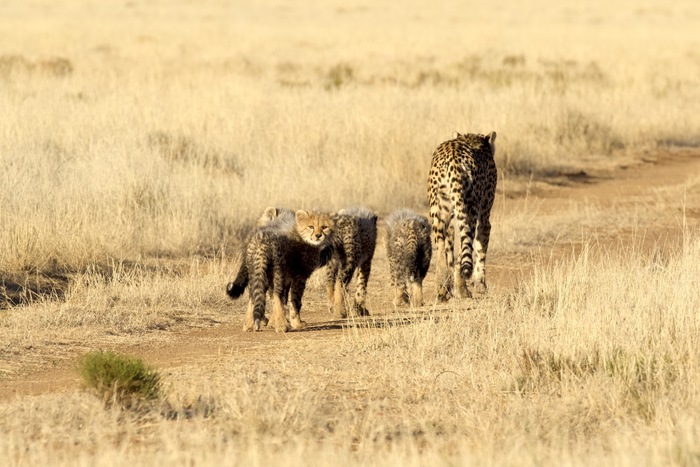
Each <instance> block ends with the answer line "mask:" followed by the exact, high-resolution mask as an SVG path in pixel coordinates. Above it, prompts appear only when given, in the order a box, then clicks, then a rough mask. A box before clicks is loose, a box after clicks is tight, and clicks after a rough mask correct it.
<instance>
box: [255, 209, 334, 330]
mask: <svg viewBox="0 0 700 467" xmlns="http://www.w3.org/2000/svg"><path fill="white" fill-rule="evenodd" d="M332 236H333V219H332V217H331V216H330V215H328V214H322V213H314V212H312V213H308V212H307V211H303V210H300V211H297V212H296V214H295V217H294V219H293V220H289V219H288V220H286V221H284V222H282V221H280V222H276V221H275V222H270V223H269V224H268V225H266V226H264V227H261V228H259V229H258V230H257V231H256V232H255V233H254V234H253V236H252V238H251V239H250V241H249V242H248V247H247V249H246V267H247V269H248V275H249V279H248V297H249V299H248V310H247V311H246V315H245V320H244V323H243V330H244V331H251V330H254V331H259V330H260V325H261V324H263V325H264V324H266V323H267V319H266V318H265V295H266V293H267V292H268V290H270V291H271V292H272V300H273V302H272V314H271V316H270V319H271V321H272V325H273V326H274V328H275V330H277V331H288V330H289V329H290V328H291V329H301V328H302V327H304V322H303V321H302V320H301V299H302V296H303V294H304V289H305V288H306V281H307V280H308V278H309V276H311V274H312V273H313V272H314V271H315V270H316V269H317V268H319V267H321V266H323V265H325V264H326V262H327V261H328V260H329V259H330V248H331V239H332ZM288 296H289V297H291V301H292V306H291V309H290V310H289V313H286V312H285V308H286V305H287V297H288ZM287 315H288V316H287Z"/></svg>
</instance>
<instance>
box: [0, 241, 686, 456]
mask: <svg viewBox="0 0 700 467" xmlns="http://www.w3.org/2000/svg"><path fill="white" fill-rule="evenodd" d="M698 255H700V241H699V240H698V239H697V237H693V236H691V237H687V238H686V239H685V241H684V243H683V245H682V247H681V248H680V249H678V250H675V251H674V252H671V253H668V254H667V255H666V256H663V257H662V256H658V255H657V256H652V257H651V259H650V256H649V255H648V254H646V252H645V253H642V252H640V251H639V250H637V249H636V248H635V247H634V246H631V247H629V249H627V250H616V251H606V250H604V249H601V248H596V247H594V246H587V247H586V248H584V250H583V252H582V253H581V254H578V255H575V256H573V257H572V258H570V259H566V260H564V261H561V262H560V263H557V264H550V265H548V266H543V267H539V268H537V269H536V270H535V274H534V276H533V277H532V279H530V280H527V281H525V282H523V283H521V284H520V286H519V287H518V288H517V290H515V291H513V292H512V293H510V294H500V295H498V296H495V297H494V298H491V299H487V300H484V301H482V302H479V303H478V306H469V307H467V308H464V306H463V305H462V306H461V307H459V308H455V309H451V310H448V311H438V310H435V311H433V312H428V313H427V314H424V315H422V316H421V317H420V318H419V316H420V315H415V316H414V318H413V319H411V318H410V315H407V316H406V318H407V321H405V323H406V324H408V325H400V321H387V323H388V324H389V325H388V326H380V327H379V328H376V327H362V326H361V327H359V328H349V329H348V330H347V331H346V332H345V333H344V334H343V338H342V340H340V341H338V340H337V339H329V340H317V339H316V340H314V341H309V340H306V341H305V340H296V341H293V342H292V341H289V342H287V343H284V345H282V346H271V347H269V348H268V349H267V350H266V352H265V358H264V360H262V361H257V360H255V361H251V360H250V359H246V358H241V357H242V356H241V355H221V356H220V357H219V358H217V359H216V360H213V361H212V360H208V361H206V362H200V363H197V364H196V365H185V366H182V367H178V368H176V369H173V370H171V371H170V372H169V373H168V374H167V375H165V376H164V383H165V385H166V388H167V389H166V392H167V393H168V394H169V398H170V404H171V406H172V407H176V411H175V412H174V413H175V414H179V416H176V417H175V419H174V420H173V419H172V418H173V415H172V414H173V413H172V412H171V413H170V415H169V416H164V415H163V414H162V413H161V412H159V411H157V410H156V411H153V412H151V413H147V414H143V413H137V414H134V413H131V412H129V411H121V410H120V409H118V408H114V409H112V410H111V411H104V410H103V409H102V408H101V406H100V405H98V403H97V402H96V401H93V400H92V399H91V396H90V395H89V394H74V395H65V396H43V397H40V398H34V399H26V400H20V401H16V402H14V403H13V404H4V405H3V406H2V410H3V412H4V414H5V416H4V417H2V422H0V431H1V432H3V436H2V437H0V439H2V440H3V441H2V446H0V451H2V452H3V453H4V457H5V458H6V459H13V460H15V461H20V460H21V461H22V462H23V463H30V464H36V463H41V462H43V461H46V460H48V458H47V456H48V455H49V454H48V452H47V451H46V449H44V448H42V447H40V446H46V445H49V446H53V448H52V450H51V451H50V452H51V463H52V464H63V463H74V462H76V461H79V462H86V463H93V462H95V463H98V464H102V463H105V462H108V459H109V453H110V452H112V453H116V452H119V455H120V456H123V457H120V459H121V461H123V462H130V463H131V462H133V463H136V464H148V463H150V462H152V461H153V460H154V459H155V458H156V457H154V456H156V455H157V456H160V455H161V453H162V452H167V453H168V456H170V457H169V459H170V460H171V461H173V462H177V463H184V462H188V459H191V460H193V461H195V462H198V463H200V462H201V463H221V462H223V461H224V460H225V459H229V460H230V459H232V457H231V456H233V459H235V462H237V463H241V464H256V465H257V464H262V463H265V462H268V461H272V462H275V463H276V462H278V461H279V459H280V458H279V456H285V463H292V464H294V465H297V464H299V465H301V464H304V463H305V462H308V459H309V456H313V459H315V460H316V462H318V463H319V464H328V463H331V462H333V461H334V459H338V457H340V458H343V459H345V460H346V461H348V462H351V463H353V464H363V463H366V462H368V461H370V460H371V461H372V462H373V463H376V464H378V465H390V464H395V463H397V462H407V461H410V463H413V464H419V465H420V464H424V463H426V462H428V463H431V464H451V463H453V462H454V461H455V460H456V459H461V461H462V462H464V461H468V460H470V459H471V460H473V461H478V462H482V463H483V462H488V463H496V464H513V463H518V464H521V465H522V464H539V463H559V462H562V461H563V462H566V463H572V464H576V465H579V464H580V465H583V464H588V463H590V461H591V459H596V460H597V461H598V462H605V463H615V464H627V465H633V464H637V463H638V462H640V461H643V460H644V461H645V462H649V463H653V464H658V463H662V464H668V463H675V464H681V465H686V464H694V463H695V462H696V461H697V455H698V453H697V451H696V450H695V447H694V442H693V441H692V440H693V439H694V438H695V435H696V433H697V429H698V427H697V420H695V419H694V417H693V416H692V414H694V413H696V411H697V410H698V408H700V407H698V382H697V378H696V377H695V375H696V374H697V372H698V370H700V368H698V365H697V358H696V356H697V355H698V352H700V348H699V347H698V340H697V329H698V326H699V325H700V323H699V322H698V320H697V316H696V313H695V310H697V309H698V307H699V306H700V287H698V284H697V277H700V269H699V268H700V265H699V264H698V262H697V257H698ZM392 322H393V323H394V325H391V324H390V323H392ZM59 400H60V405H61V407H62V410H60V411H57V410H56V409H54V408H53V407H55V406H56V404H57V403H58V401H59ZM166 415H167V414H166ZM20 427H21V428H20ZM81 427H82V428H81ZM156 453H158V454H156ZM121 461H120V462H121Z"/></svg>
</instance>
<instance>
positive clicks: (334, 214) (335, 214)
mask: <svg viewBox="0 0 700 467" xmlns="http://www.w3.org/2000/svg"><path fill="white" fill-rule="evenodd" d="M347 212H348V211H347V210H345V208H343V209H341V210H340V211H338V212H334V213H333V215H332V217H334V216H344V215H345V214H346V213H347Z"/></svg>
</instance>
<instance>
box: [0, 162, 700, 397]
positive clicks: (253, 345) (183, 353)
mask: <svg viewBox="0 0 700 467" xmlns="http://www.w3.org/2000/svg"><path fill="white" fill-rule="evenodd" d="M698 176H700V153H698V151H697V150H694V151H691V150H676V151H668V152H662V153H659V154H654V157H653V158H649V159H648V160H645V161H644V162H642V163H639V164H636V165H633V166H630V167H627V168H623V169H618V170H616V171H614V172H612V173H608V174H602V175H598V176H592V175H590V174H583V173H579V174H571V175H569V176H567V177H563V178H562V180H561V183H560V185H561V186H550V187H549V188H542V187H541V186H537V187H535V186H533V189H532V190H531V191H530V192H528V193H526V194H522V195H517V196H515V197H508V196H501V197H499V199H498V200H497V203H496V206H495V207H494V209H495V210H500V215H501V216H502V217H503V218H507V216H509V215H511V214H512V213H513V212H514V211H515V210H517V209H520V208H521V206H522V202H523V201H524V199H525V198H527V202H528V203H533V204H534V205H536V206H538V208H537V216H552V215H554V216H556V215H558V213H561V214H562V215H564V214H565V213H566V212H567V210H569V209H571V208H572V202H576V205H577V206H581V205H585V204H586V202H590V203H591V204H593V205H595V206H596V209H597V210H599V213H600V215H603V216H611V218H612V219H614V216H615V215H616V213H618V212H620V210H623V211H624V210H633V209H640V208H641V209H644V207H645V206H653V204H654V203H655V202H657V200H658V196H659V193H663V192H664V191H665V190H671V189H677V187H678V186H679V185H682V184H683V183H684V182H685V181H687V180H689V179H691V178H693V177H694V178H697V177H698ZM697 189H698V188H697V187H696V188H695V190H697ZM581 203H583V204H581ZM674 209H677V210H678V211H679V212H678V215H677V216H676V217H677V218H683V217H685V219H686V221H687V225H688V226H690V228H693V229H697V226H698V224H699V223H700V193H689V194H688V197H687V202H686V204H685V206H684V207H683V208H681V207H680V206H679V207H677V208H674ZM681 211H683V212H681ZM537 216H535V217H537ZM528 221H529V222H534V223H536V222H537V221H538V219H537V218H534V219H528ZM640 227H641V230H643V231H644V237H643V238H642V239H641V243H642V245H647V246H648V247H649V248H652V247H655V246H656V247H657V246H658V245H659V244H668V245H672V244H673V243H674V242H676V241H677V240H678V239H679V238H680V236H681V232H682V225H681V223H676V224H671V225H659V224H658V223H653V222H652V223H650V224H649V225H644V226H640ZM497 228H498V226H497V225H494V230H495V229H497ZM639 231H640V229H639V228H638V229H636V230H635V232H636V233H634V235H635V236H636V237H635V238H636V239H637V240H639ZM630 235H633V234H632V233H631V232H630V230H629V228H628V227H618V226H616V225H615V223H614V222H611V223H610V224H609V225H608V227H606V228H604V229H598V230H596V232H595V236H596V238H597V239H598V241H599V242H604V243H607V244H609V245H610V246H611V247H615V245H621V244H624V242H625V241H626V239H627V238H628V237H629V236H630ZM576 248H577V245H576V242H575V241H572V240H571V238H562V239H555V240H554V241H551V242H547V243H546V245H539V246H536V247H533V249H534V250H537V251H538V253H539V254H531V253H523V252H520V253H517V252H514V253H508V254H505V253H502V252H499V251H498V248H497V245H492V248H491V251H490V255H489V265H488V266H487V272H488V277H489V282H490V293H492V294H499V293H509V292H511V291H512V290H513V288H514V287H515V286H516V284H517V283H518V281H520V280H522V279H523V278H526V277H527V276H528V275H529V274H531V273H532V270H533V267H534V266H535V264H537V262H538V261H551V260H552V258H556V257H561V256H562V255H564V254H570V253H571V251H572V249H574V250H575V249H576ZM433 271H434V262H433V266H432V267H431V272H430V273H429V276H428V278H427V279H426V284H425V296H426V298H427V299H428V301H430V300H432V299H433V298H434V297H435V284H434V275H433ZM388 277H389V276H388V267H387V261H386V257H385V254H384V248H383V245H382V246H378V248H377V254H376V255H375V261H374V263H373V271H372V277H371V279H370V284H369V290H368V293H369V296H368V304H369V308H370V310H371V312H372V316H371V317H369V318H361V319H356V320H353V319H348V320H345V319H336V318H334V317H333V316H332V315H330V314H329V313H328V311H327V307H326V304H325V297H324V293H323V288H322V287H319V286H315V287H310V288H309V289H308V290H307V293H306V295H305V300H304V309H303V310H302V317H303V319H304V320H305V321H306V322H307V327H306V329H304V331H303V332H290V333H275V332H274V331H272V330H264V331H263V332H260V333H244V332H242V331H241V323H242V317H243V311H244V309H245V299H239V300H237V301H234V302H231V313H236V314H238V315H239V316H240V320H233V321H232V322H231V323H229V324H213V325H212V326H211V327H207V328H197V329H194V328H191V327H188V326H187V325H186V324H185V325H183V326H181V327H179V328H176V329H177V330H175V331H172V330H171V331H165V332H163V333H162V334H163V335H160V336H159V338H158V339H144V341H143V342H142V343H140V344H137V345H129V346H121V347H119V346H117V347H114V346H112V345H110V344H109V342H108V341H105V346H104V348H114V350H116V351H119V352H123V353H127V354H130V355H137V356H139V357H141V358H143V359H144V360H145V361H146V362H147V363H148V364H150V365H153V366H155V367H156V368H158V369H161V370H166V371H167V370H168V369H174V368H178V367H183V366H187V365H193V364H201V365H205V364H207V363H214V362H215V361H216V360H217V359H219V358H220V357H221V356H222V355H227V356H230V355H235V356H237V357H238V358H243V359H250V360H251V362H254V361H255V360H257V359H260V358H264V357H265V356H266V355H269V354H270V353H271V352H277V351H282V350H280V348H281V347H287V346H280V345H279V342H280V341H297V344H298V345H296V346H295V347H294V348H295V349H297V350H299V349H303V350H304V351H305V352H309V353H313V352H314V349H315V348H317V349H322V348H324V347H325V346H327V345H328V343H329V342H330V341H333V340H334V339H338V338H339V337H340V336H341V335H342V333H343V332H347V329H348V328H350V327H352V326H355V325H362V326H369V327H372V326H382V325H384V324H386V323H391V322H394V323H395V322H397V321H400V322H406V323H410V322H411V321H412V320H416V319H420V317H421V311H422V310H420V309H418V310H402V311H398V312H397V311H396V310H395V309H394V308H393V306H392V305H391V302H390V300H391V294H390V293H387V291H389V290H390V289H389V279H388ZM224 285H225V284H222V293H223V288H224ZM442 306H443V305H440V304H436V303H427V304H426V306H425V309H431V310H435V311H438V312H439V311H440V309H441V307H442ZM473 306H478V300H470V301H467V302H466V303H465V304H464V307H465V308H466V309H469V308H470V307H473ZM299 341H301V342H299ZM28 351H31V350H28ZM77 359H78V355H76V356H75V359H70V358H69V359H67V360H64V361H63V360H62V361H60V363H58V364H57V365H56V366H54V367H52V368H50V369H42V370H40V371H35V372H33V373H31V374H26V373H24V374H23V373H19V374H18V375H16V376H12V377H8V378H5V379H3V380H0V400H12V399H14V398H18V397H23V396H28V395H38V394H45V393H51V392H67V391H73V390H75V389H76V388H78V387H79V386H80V380H79V377H78V375H77V372H76V370H75V368H76V362H77Z"/></svg>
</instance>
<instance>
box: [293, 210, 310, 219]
mask: <svg viewBox="0 0 700 467" xmlns="http://www.w3.org/2000/svg"><path fill="white" fill-rule="evenodd" d="M296 217H297V222H301V221H303V220H304V219H307V218H308V217H309V213H308V212H306V211H304V210H303V209H299V210H298V211H297V214H296Z"/></svg>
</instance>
